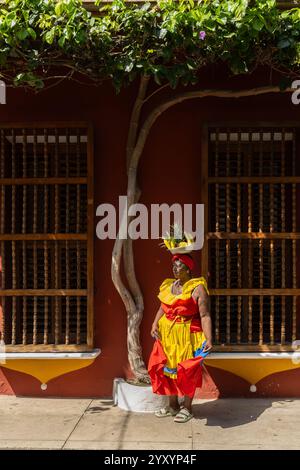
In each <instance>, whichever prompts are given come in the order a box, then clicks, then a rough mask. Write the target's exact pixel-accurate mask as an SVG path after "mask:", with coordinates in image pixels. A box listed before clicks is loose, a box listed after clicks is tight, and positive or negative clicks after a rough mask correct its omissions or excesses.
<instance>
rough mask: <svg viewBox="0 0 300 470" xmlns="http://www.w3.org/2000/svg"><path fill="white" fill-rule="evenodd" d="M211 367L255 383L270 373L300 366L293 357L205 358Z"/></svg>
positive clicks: (252, 383)
mask: <svg viewBox="0 0 300 470" xmlns="http://www.w3.org/2000/svg"><path fill="white" fill-rule="evenodd" d="M205 364H206V365H208V366H209V367H216V368H217V369H223V370H226V371H227V372H231V373H232V374H235V375H237V376H238V377H241V378H242V379H244V380H246V381H247V382H249V383H250V384H251V385H255V384H256V383H257V382H259V381H260V380H262V379H264V378H265V377H267V376H268V375H272V374H276V372H283V371H287V370H292V369H297V368H300V365H299V364H294V363H293V362H292V360H291V359H209V358H207V359H205Z"/></svg>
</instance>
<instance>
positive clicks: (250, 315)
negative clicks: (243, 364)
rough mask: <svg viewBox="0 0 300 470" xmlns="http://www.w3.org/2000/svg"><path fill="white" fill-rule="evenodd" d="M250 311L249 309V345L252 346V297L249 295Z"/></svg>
mask: <svg viewBox="0 0 300 470" xmlns="http://www.w3.org/2000/svg"><path fill="white" fill-rule="evenodd" d="M248 309H249V313H248V344H251V343H252V318H253V316H252V296H251V295H249V299H248Z"/></svg>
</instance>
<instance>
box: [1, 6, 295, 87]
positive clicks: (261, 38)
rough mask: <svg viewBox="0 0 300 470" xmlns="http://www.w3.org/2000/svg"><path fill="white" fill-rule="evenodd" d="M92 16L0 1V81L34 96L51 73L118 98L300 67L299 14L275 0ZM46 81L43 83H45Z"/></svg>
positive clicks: (103, 10) (109, 9)
mask: <svg viewBox="0 0 300 470" xmlns="http://www.w3.org/2000/svg"><path fill="white" fill-rule="evenodd" d="M96 5H97V7H98V9H99V14H98V15H92V14H91V12H88V11H87V10H86V9H85V8H84V6H83V5H82V2H81V0H5V1H4V3H3V4H2V5H1V8H0V73H1V75H2V78H3V79H4V80H5V81H6V82H10V83H12V84H13V85H15V86H20V85H22V86H29V87H33V88H41V87H43V86H44V84H45V80H46V79H49V77H51V75H53V76H54V75H55V74H54V70H60V71H61V70H63V74H65V75H66V76H69V77H72V76H73V74H74V73H75V72H79V73H80V74H82V75H84V76H87V77H88V78H89V79H91V80H93V81H94V82H99V83H100V82H102V81H103V80H107V79H110V80H112V82H113V84H114V86H115V87H116V89H117V90H119V89H120V88H121V87H122V86H124V85H126V84H128V83H129V82H131V81H133V80H134V79H135V78H136V77H137V76H139V75H142V74H143V75H148V76H152V77H153V78H154V80H155V81H156V82H157V83H158V84H163V83H169V84H170V86H171V87H173V88H175V87H176V86H177V85H178V84H183V85H187V84H195V83H197V81H198V80H199V76H200V73H201V69H202V68H203V67H205V66H206V65H209V64H212V63H225V64H226V65H227V67H228V69H229V70H230V71H231V72H232V73H234V74H239V73H249V72H251V71H253V70H254V69H255V67H257V66H258V65H267V66H269V67H271V68H274V69H276V70H280V71H283V72H285V73H287V74H290V75H295V74H297V73H298V69H299V64H300V41H299V39H300V8H293V9H290V10H285V11H281V10H279V9H278V8H277V7H276V1H275V0H251V1H250V0H202V1H199V2H194V1H193V0H181V1H179V2H174V1H172V0H167V1H159V2H157V3H156V4H150V3H144V4H142V5H141V4H125V3H124V1H123V0H116V1H114V2H113V3H112V4H110V5H108V4H106V3H103V2H101V1H96ZM47 77H48V78H47Z"/></svg>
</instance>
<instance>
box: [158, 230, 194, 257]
mask: <svg viewBox="0 0 300 470" xmlns="http://www.w3.org/2000/svg"><path fill="white" fill-rule="evenodd" d="M161 246H162V247H165V248H167V250H169V251H170V253H172V255H178V254H189V253H191V252H192V251H193V250H194V237H193V236H192V235H191V234H190V233H187V232H184V231H183V230H182V229H181V227H180V226H176V225H174V226H172V227H171V229H170V231H169V232H166V234H165V235H164V236H163V243H161Z"/></svg>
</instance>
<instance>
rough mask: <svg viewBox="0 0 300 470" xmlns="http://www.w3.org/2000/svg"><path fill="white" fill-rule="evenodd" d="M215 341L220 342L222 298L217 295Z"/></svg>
mask: <svg viewBox="0 0 300 470" xmlns="http://www.w3.org/2000/svg"><path fill="white" fill-rule="evenodd" d="M215 342H216V343H219V342H220V298H219V296H217V297H216V312H215Z"/></svg>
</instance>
